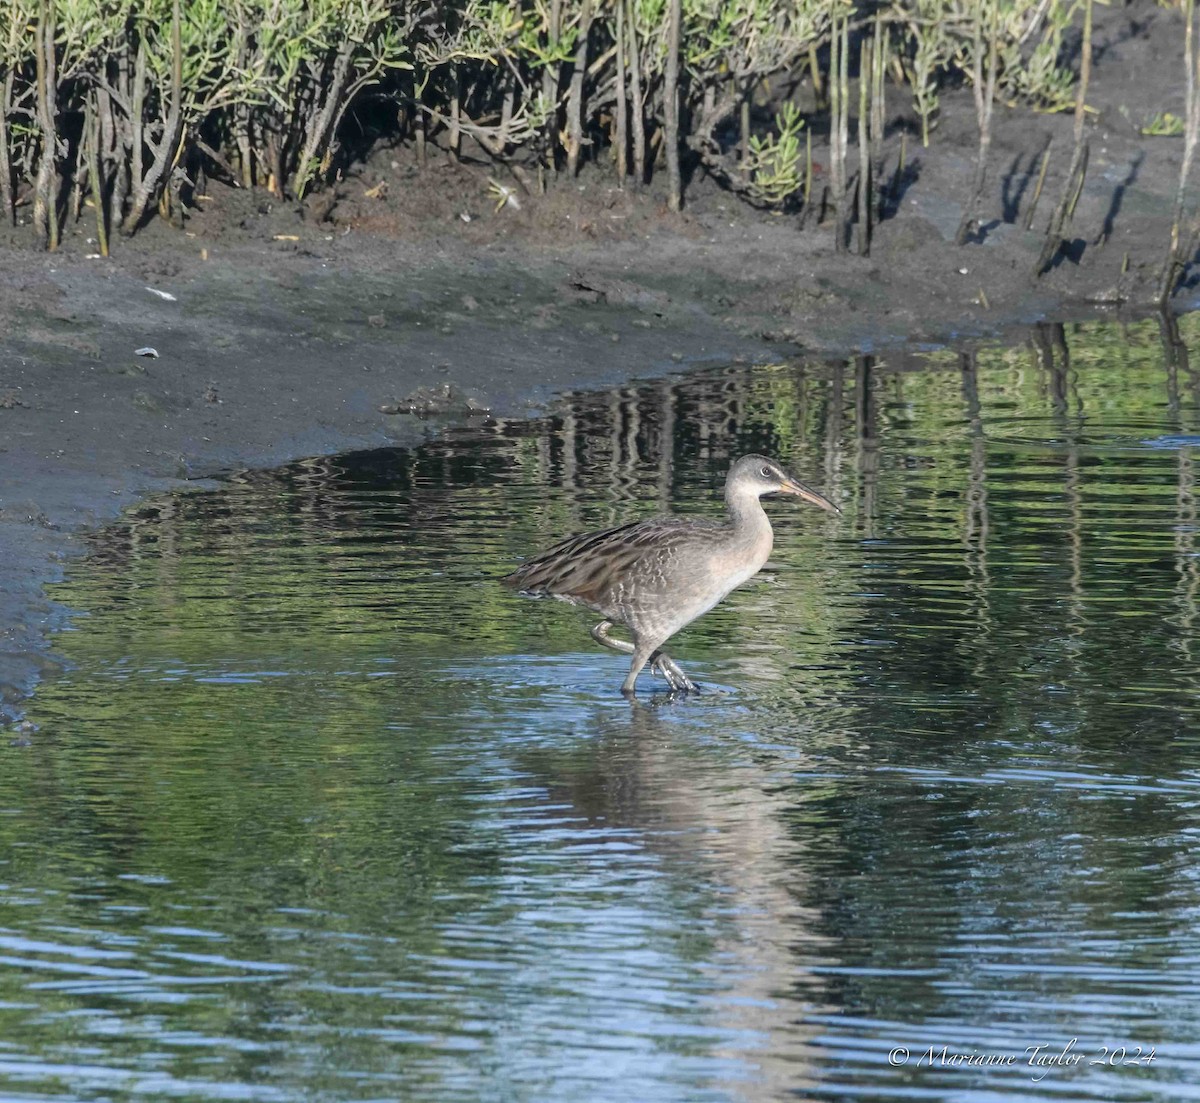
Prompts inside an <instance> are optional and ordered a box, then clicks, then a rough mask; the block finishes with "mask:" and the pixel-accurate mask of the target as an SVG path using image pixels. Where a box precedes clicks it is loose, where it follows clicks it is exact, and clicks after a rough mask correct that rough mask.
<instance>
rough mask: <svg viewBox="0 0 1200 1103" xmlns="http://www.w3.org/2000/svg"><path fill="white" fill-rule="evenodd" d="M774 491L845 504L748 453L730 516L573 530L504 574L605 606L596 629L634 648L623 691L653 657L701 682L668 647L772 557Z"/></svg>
mask: <svg viewBox="0 0 1200 1103" xmlns="http://www.w3.org/2000/svg"><path fill="white" fill-rule="evenodd" d="M767 494H792V495H795V496H796V497H797V498H803V499H804V500H805V501H807V502H812V503H813V505H818V506H820V507H821V508H822V509H827V510H830V511H832V512H833V513H838V512H840V510H839V509H838V507H837V506H835V505H834V504H833V503H832V502H831V501H829V499H828V498H825V497H824V496H823V495H821V494H818V493H817V492H816V491H815V490H812V489H810V488H809V487H807V486H805V485H804V484H803V483H801V482H799V481H798V480H797V479H795V478H793V477H792V476H791V475H789V474H788V473H787V472H786V471H784V470H783V468H782V467H780V466H779V464H777V463H776V462H775V461H774V460H769V459H767V458H766V457H765V456H743V457H742V458H741V459H740V460H738V461H737V463H735V464H734V465H733V467H731V468H730V469H729V477H728V478H727V479H726V480H725V504H726V505H727V506H728V508H729V518H728V520H726V521H724V522H719V521H708V520H701V519H698V518H684V517H653V518H651V519H649V520H647V521H635V522H634V523H632V524H629V525H622V526H620V527H619V528H615V529H607V530H605V531H604V532H589V533H585V534H584V535H583V536H573V537H571V538H570V539H568V540H564V541H563V542H562V543H561V544H556V545H555V546H554V547H552V548H550V550H549V551H545V552H542V554H541V555H537V556H534V557H533V558H532V559H530V560H529V561H528V562H526V563H523V564H522V565H521V566H520V567H519V568H518V569H517V570H515V571H513V573H512V574H510V575H508V576H507V577H506V578H505V579H504V580H503V581H504V583H505V585H507V586H511V587H512V588H513V589H514V590H518V591H520V592H521V593H523V594H528V595H530V596H532V597H556V598H559V599H561V600H563V601H569V602H571V603H572V604H575V605H585V606H587V607H588V608H589V609H595V610H596V612H598V613H601V614H602V615H603V616H604V618H605V619H604V620H602V621H601V622H600V623H599V624H597V625H596V627H595V628H593V629H592V636H593V637H594V638H595V639H596V641H597V642H599V643H602V644H604V646H605V647H611V648H613V650H615V651H621V652H624V653H625V654H627V655H632V656H633V661H632V662H631V663H630V665H629V675H628V677H626V679H625V681H624V683H623V684H622V686H621V692H622V693H624V694H626V695H632V694H633V692H634V685H635V683H636V681H637V676H638V673H639V672H640V671H641V669H642V667H643V666H645V665H646V663H647V662H649V663H650V664H651V665H650V669H651V670H652V671H654V672H656V673H660V674H662V676H663V677H664V678H666V680H667V684H668V685H670V687H671V689H672V690H676V691H678V690H682V691H685V692H698V690H697V687H696V684H695V683H694V682H693V681H692V680H691V679H690V678H689V677H688V676H687V675H686V674H684V672H683V671H682V670H681V669H680V668H679V666H678V664H677V663H676V662H675V661H674V660H673V659H672V658H671V657H670V656H669V655H666V654H664V653H663V652H662V651H660V650H659V648H660V647H662V645H663V644H664V643H666V642H667V640H668V639H670V638H671V637H672V636H673V635H674V634H675V633H676V632H678V631H679V630H680V629H681V628H682V627H683V626H684V625H686V624H690V623H691V622H692V621H694V620H695V619H696V618H697V617H698V616H700V615H701V614H703V613H707V612H708V610H709V609H711V608H712V607H713V606H714V605H716V604H717V602H718V601H720V600H721V598H723V597H724V596H725V595H726V594H727V593H729V591H730V590H732V589H733V588H734V587H735V586H740V585H741V584H742V583H743V582H745V581H746V580H747V579H748V578H751V577H752V576H753V575H756V574H757V573H758V571H759V569H760V568H761V567H762V565H763V564H764V563H765V562H766V561H767V556H769V555H770V554H771V544H772V541H773V536H774V534H773V533H772V531H771V522H770V520H768V518H767V514H766V512H765V511H764V510H763V507H762V503H761V502H760V501H759V499H760V498H762V497H763V496H764V495H767ZM614 623H618V624H623V625H625V626H626V627H627V628H628V629H629V630H630V632H632V633H633V643H626V642H625V641H624V640H616V639H613V638H612V637H611V636H610V635H609V634H608V630H609V629H610V628H611V627H612V626H613V624H614Z"/></svg>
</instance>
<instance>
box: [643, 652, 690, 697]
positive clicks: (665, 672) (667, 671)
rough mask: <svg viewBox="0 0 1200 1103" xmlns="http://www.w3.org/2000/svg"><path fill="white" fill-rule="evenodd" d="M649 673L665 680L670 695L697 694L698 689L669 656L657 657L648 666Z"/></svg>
mask: <svg viewBox="0 0 1200 1103" xmlns="http://www.w3.org/2000/svg"><path fill="white" fill-rule="evenodd" d="M650 672H651V673H652V674H658V675H660V676H661V677H663V678H665V679H666V682H667V685H669V686H670V687H671V692H672V693H699V692H700V687H699V686H698V685H696V683H695V682H693V681H692V680H691V678H689V677H688V676H687V675H686V674H684V672H683V668H682V667H681V666H680V665H679V664H678V663H677V662H676V661H675V660H674V659H672V658H671V656H670V655H659V656H658V658H656V659H655V660H654V662H652V663H651V664H650Z"/></svg>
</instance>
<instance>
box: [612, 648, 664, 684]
mask: <svg viewBox="0 0 1200 1103" xmlns="http://www.w3.org/2000/svg"><path fill="white" fill-rule="evenodd" d="M630 650H631V651H632V652H633V661H632V662H631V663H630V664H629V673H628V674H627V675H626V676H625V681H623V682H622V683H621V692H622V693H623V694H625V696H626V697H634V696H636V695H637V690H636V689H635V687H636V685H637V676H638V675H639V674H640V673H641V672H642V667H644V666H645V665H646V663H647V662H648V661H649V659H650V658H651V657H652V656H653V655H655V654H656V652H655V650H654V648H652V647H649V646H647V645H646V644H644V643H639V644H638V645H637V646H636V647H631V648H630Z"/></svg>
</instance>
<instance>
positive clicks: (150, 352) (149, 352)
mask: <svg viewBox="0 0 1200 1103" xmlns="http://www.w3.org/2000/svg"><path fill="white" fill-rule="evenodd" d="M133 355H134V356H149V357H150V358H151V359H152V360H157V359H158V349H153V348H151V347H150V346H149V345H147V346H146V347H145V348H144V349H134V350H133Z"/></svg>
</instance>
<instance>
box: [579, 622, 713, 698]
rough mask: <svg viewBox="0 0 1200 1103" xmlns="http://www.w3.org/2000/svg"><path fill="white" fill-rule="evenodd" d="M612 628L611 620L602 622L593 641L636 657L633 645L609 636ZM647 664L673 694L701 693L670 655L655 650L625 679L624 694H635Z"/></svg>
mask: <svg viewBox="0 0 1200 1103" xmlns="http://www.w3.org/2000/svg"><path fill="white" fill-rule="evenodd" d="M612 626H613V622H612V621H611V620H602V621H601V622H600V623H599V624H597V625H596V627H595V628H593V629H592V639H594V640H595V641H596V642H597V643H600V644H603V645H604V646H605V647H611V648H612V649H613V650H614V651H620V652H621V653H622V654H623V655H636V654H637V650H636V649H635V647H634V645H633V644H631V643H626V642H625V641H624V640H615V639H613V638H612V636H610V635H609V634H608V630H609V629H610V628H611V627H612ZM635 662H636V659H635ZM647 662H649V663H650V671H651V673H653V674H658V675H659V676H660V677H662V678H665V679H666V682H667V685H668V686H670V687H671V691H672V692H673V693H679V692H683V693H699V692H700V687H699V686H698V685H696V683H695V682H693V681H692V680H691V678H689V677H688V676H687V675H686V674H684V672H683V669H682V667H680V665H679V664H678V663H677V662H676V661H675V660H674V659H672V658H671V656H670V655H668V654H667V653H666V652H664V651H659V650H658V649H657V648H655V649H654V650H652V651H649V652H647V655H646V657H645V658H644V659H642V661H641V662H640V663H637V665H636V669H632V670H631V671H630V676H629V677H628V678H626V679H625V684H624V685H623V686H622V687H621V692H622V693H627V694H628V693H632V692H633V683H634V682H635V681H636V680H637V676H638V672H639V671H640V670H641V669H642V667H643V666H644V665H645V664H646V663H647Z"/></svg>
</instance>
